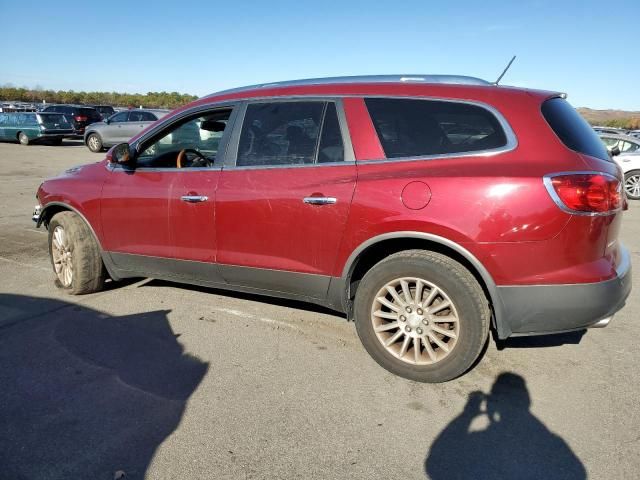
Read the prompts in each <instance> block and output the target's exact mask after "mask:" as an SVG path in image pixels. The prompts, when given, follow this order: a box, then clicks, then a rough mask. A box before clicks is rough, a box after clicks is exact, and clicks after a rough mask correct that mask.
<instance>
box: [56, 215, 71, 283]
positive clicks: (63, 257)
mask: <svg viewBox="0 0 640 480" xmlns="http://www.w3.org/2000/svg"><path fill="white" fill-rule="evenodd" d="M51 256H52V258H53V268H54V270H55V272H56V275H57V276H58V280H60V283H62V285H63V286H65V287H70V286H71V282H72V281H73V262H72V259H71V251H70V249H69V244H68V239H67V234H66V232H65V230H64V228H62V227H61V226H60V225H58V226H57V227H56V228H55V230H54V231H53V237H52V245H51Z"/></svg>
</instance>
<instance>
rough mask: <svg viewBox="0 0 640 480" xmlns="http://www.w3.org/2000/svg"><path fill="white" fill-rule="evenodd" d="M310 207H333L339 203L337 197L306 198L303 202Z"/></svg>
mask: <svg viewBox="0 0 640 480" xmlns="http://www.w3.org/2000/svg"><path fill="white" fill-rule="evenodd" d="M302 201H303V202H304V203H308V204H309V205H333V204H334V203H337V202H338V199H337V198H336V197H304V199H303V200H302Z"/></svg>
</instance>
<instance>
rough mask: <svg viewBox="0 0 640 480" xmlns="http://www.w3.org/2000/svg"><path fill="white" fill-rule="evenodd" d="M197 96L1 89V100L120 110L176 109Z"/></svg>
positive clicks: (169, 93)
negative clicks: (108, 107) (132, 108)
mask: <svg viewBox="0 0 640 480" xmlns="http://www.w3.org/2000/svg"><path fill="white" fill-rule="evenodd" d="M196 98H198V97H196V96H195V95H188V94H186V93H178V92H148V93H146V94H141V93H118V92H75V91H73V90H68V91H64V90H58V91H55V90H43V89H29V88H17V87H12V86H3V87H0V100H1V101H7V100H10V101H18V102H33V103H42V101H43V100H44V101H45V102H47V103H82V104H86V105H116V106H120V107H139V106H142V107H144V108H169V109H172V108H176V107H180V106H182V105H184V104H186V103H189V102H191V101H193V100H195V99H196Z"/></svg>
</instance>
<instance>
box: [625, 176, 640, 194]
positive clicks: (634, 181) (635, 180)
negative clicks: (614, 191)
mask: <svg viewBox="0 0 640 480" xmlns="http://www.w3.org/2000/svg"><path fill="white" fill-rule="evenodd" d="M624 191H625V193H626V194H627V198H629V199H631V200H640V170H631V171H630V172H627V173H626V174H625V175H624Z"/></svg>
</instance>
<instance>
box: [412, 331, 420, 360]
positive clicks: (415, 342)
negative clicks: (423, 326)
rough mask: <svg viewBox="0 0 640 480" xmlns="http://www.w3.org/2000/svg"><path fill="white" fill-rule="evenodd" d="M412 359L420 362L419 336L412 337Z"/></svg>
mask: <svg viewBox="0 0 640 480" xmlns="http://www.w3.org/2000/svg"><path fill="white" fill-rule="evenodd" d="M413 359H414V360H415V362H416V363H420V338H418V337H413Z"/></svg>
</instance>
